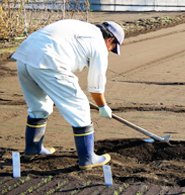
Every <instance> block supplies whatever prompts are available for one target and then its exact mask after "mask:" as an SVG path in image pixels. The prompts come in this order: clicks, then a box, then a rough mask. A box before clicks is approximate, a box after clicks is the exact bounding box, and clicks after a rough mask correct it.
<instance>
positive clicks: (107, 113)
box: [99, 105, 112, 118]
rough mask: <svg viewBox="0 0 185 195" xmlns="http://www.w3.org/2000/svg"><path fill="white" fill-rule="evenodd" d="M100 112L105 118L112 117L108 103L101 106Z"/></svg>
mask: <svg viewBox="0 0 185 195" xmlns="http://www.w3.org/2000/svg"><path fill="white" fill-rule="evenodd" d="M99 114H100V116H102V117H105V118H112V110H111V108H110V107H109V106H107V105H105V106H102V107H99Z"/></svg>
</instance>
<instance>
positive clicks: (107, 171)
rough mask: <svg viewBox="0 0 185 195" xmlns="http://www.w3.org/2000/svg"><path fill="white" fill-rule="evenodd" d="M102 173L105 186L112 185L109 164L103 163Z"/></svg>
mask: <svg viewBox="0 0 185 195" xmlns="http://www.w3.org/2000/svg"><path fill="white" fill-rule="evenodd" d="M103 174H104V181H105V185H106V186H112V185H113V181H112V171H111V166H109V165H103Z"/></svg>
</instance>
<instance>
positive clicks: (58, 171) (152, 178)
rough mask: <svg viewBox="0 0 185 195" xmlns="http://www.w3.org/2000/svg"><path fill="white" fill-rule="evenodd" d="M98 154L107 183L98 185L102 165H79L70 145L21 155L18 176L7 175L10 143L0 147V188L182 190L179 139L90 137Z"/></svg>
mask: <svg viewBox="0 0 185 195" xmlns="http://www.w3.org/2000/svg"><path fill="white" fill-rule="evenodd" d="M95 147H96V149H97V153H98V154H102V153H104V152H108V153H109V154H111V157H112V161H111V163H109V165H110V166H111V168H112V175H113V182H114V185H113V186H112V187H106V186H105V185H104V178H103V171H102V168H101V167H100V168H95V169H93V170H88V171H80V170H79V168H78V166H77V155H76V152H75V151H74V150H72V149H68V150H66V149H64V148H60V147H58V148H57V152H56V154H54V155H50V156H47V157H46V156H32V157H25V156H24V154H22V155H21V174H22V177H21V178H20V179H12V166H11V164H12V159H11V152H12V151H13V149H11V148H0V154H1V156H2V159H1V162H0V168H1V170H0V173H1V180H0V184H1V185H0V192H1V194H7V193H9V194H19V193H22V194H27V193H33V194H53V193H64V194H65V193H66V194H68V193H72V194H88V193H90V194H91V193H93V194H114V193H116V192H117V193H119V194H137V193H140V194H176V193H177V192H178V193H180V192H184V193H185V166H184V163H185V142H183V141H171V142H170V143H169V144H168V143H158V142H154V143H146V142H145V141H143V140H141V139H120V140H103V141H98V142H96V146H95Z"/></svg>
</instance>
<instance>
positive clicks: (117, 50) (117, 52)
mask: <svg viewBox="0 0 185 195" xmlns="http://www.w3.org/2000/svg"><path fill="white" fill-rule="evenodd" d="M112 52H113V53H115V54H117V55H120V53H121V52H120V45H119V44H116V47H115V48H114V49H113V50H112Z"/></svg>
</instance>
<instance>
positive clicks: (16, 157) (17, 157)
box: [12, 152, 21, 178]
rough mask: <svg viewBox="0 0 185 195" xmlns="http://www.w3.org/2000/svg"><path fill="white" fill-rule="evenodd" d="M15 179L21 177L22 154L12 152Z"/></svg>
mask: <svg viewBox="0 0 185 195" xmlns="http://www.w3.org/2000/svg"><path fill="white" fill-rule="evenodd" d="M12 163H13V177H15V178H17V177H21V163H20V153H19V152H12Z"/></svg>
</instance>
